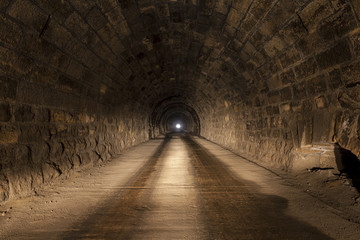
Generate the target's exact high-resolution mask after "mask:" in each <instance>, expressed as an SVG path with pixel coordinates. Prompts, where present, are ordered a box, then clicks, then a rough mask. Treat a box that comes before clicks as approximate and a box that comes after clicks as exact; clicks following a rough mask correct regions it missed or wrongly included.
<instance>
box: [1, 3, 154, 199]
mask: <svg viewBox="0 0 360 240" xmlns="http://www.w3.org/2000/svg"><path fill="white" fill-rule="evenodd" d="M76 3H79V2H77V1H73V4H74V5H70V4H69V3H68V2H65V1H42V0H39V1H27V0H26V1H22V0H19V1H6V0H5V1H1V2H0V201H2V200H6V199H11V198H14V197H18V196H25V195H27V194H31V193H33V192H34V191H36V189H37V188H39V187H40V186H41V185H42V184H46V183H49V182H50V181H53V180H54V179H56V178H57V177H58V176H60V175H66V174H68V173H69V171H71V170H72V169H75V168H79V167H82V166H85V165H88V166H89V165H93V164H97V163H99V162H102V161H106V160H109V159H110V158H111V157H113V156H115V155H116V154H119V153H120V152H121V151H123V150H124V149H126V148H128V147H130V146H134V145H136V144H139V143H141V142H143V141H146V140H147V139H148V138H149V137H148V124H147V122H146V119H147V118H148V116H147V109H146V108H145V107H144V106H142V105H141V104H140V103H139V102H138V101H137V99H136V98H132V96H130V93H129V92H131V88H132V87H133V86H132V84H131V83H130V82H129V83H127V81H123V82H121V80H122V79H124V76H127V74H131V73H132V72H133V71H134V69H133V68H132V67H130V66H129V65H128V63H126V64H125V63H123V62H124V60H122V59H119V54H118V52H117V51H116V50H117V49H118V48H117V47H120V46H121V42H120V40H119V38H118V35H117V33H116V31H114V32H113V33H112V45H111V46H109V45H108V44H107V43H105V42H104V39H105V34H103V35H100V34H99V32H103V31H105V30H104V28H106V29H110V28H111V25H110V24H109V25H107V26H105V25H106V24H105V23H104V22H102V21H101V16H102V14H103V13H102V12H109V11H110V10H112V9H107V10H106V8H105V7H106V6H103V8H100V7H98V5H96V6H95V5H94V4H95V2H91V3H90V2H89V3H88V5H87V6H85V5H84V6H78V5H76ZM83 4H85V2H83ZM89 6H91V8H89ZM76 7H78V8H76ZM86 7H87V8H86ZM86 9H87V10H86ZM86 11H87V12H86ZM88 12H89V13H88ZM91 14H95V15H96V14H98V15H99V16H98V18H97V20H96V21H93V20H92V17H88V18H87V19H86V17H85V16H90V15H91ZM84 18H85V19H86V20H84ZM106 36H108V35H106ZM119 65H121V67H119ZM124 86H127V88H126V89H125V87H124ZM119 89H120V90H119ZM121 89H122V90H121ZM134 92H135V94H136V91H134Z"/></svg>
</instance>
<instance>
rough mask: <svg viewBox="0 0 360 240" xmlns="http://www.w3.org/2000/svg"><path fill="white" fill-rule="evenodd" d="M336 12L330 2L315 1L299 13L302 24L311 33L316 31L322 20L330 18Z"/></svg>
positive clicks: (323, 0)
mask: <svg viewBox="0 0 360 240" xmlns="http://www.w3.org/2000/svg"><path fill="white" fill-rule="evenodd" d="M333 12H334V9H333V8H332V6H331V4H330V1H328V0H315V1H310V2H309V4H307V5H306V7H304V8H303V10H302V11H301V12H300V13H299V16H300V17H301V20H302V22H303V23H304V25H305V26H306V28H307V30H308V31H309V32H312V31H314V30H316V27H317V25H318V24H319V22H320V21H321V20H323V19H324V18H326V17H327V16H330V15H331V14H332V13H333Z"/></svg>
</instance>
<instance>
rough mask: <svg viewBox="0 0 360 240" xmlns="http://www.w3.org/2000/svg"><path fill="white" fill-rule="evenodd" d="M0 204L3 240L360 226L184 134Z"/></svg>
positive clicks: (236, 234) (348, 233) (290, 235)
mask: <svg viewBox="0 0 360 240" xmlns="http://www.w3.org/2000/svg"><path fill="white" fill-rule="evenodd" d="M0 209H1V210H2V212H3V214H2V215H3V216H0V238H1V239H360V226H359V225H358V224H355V223H351V222H349V221H347V220H345V219H343V218H341V217H340V216H339V215H338V212H337V211H336V210H335V209H333V208H331V207H330V206H328V205H326V204H324V203H322V202H320V201H318V200H317V199H315V198H313V197H311V196H310V195H308V194H306V193H304V192H302V191H300V190H298V189H296V188H295V187H293V186H291V185H290V184H288V183H287V182H286V181H285V180H283V179H282V178H280V177H278V176H276V175H274V174H273V173H271V172H270V171H268V170H266V169H264V168H262V167H259V166H257V165H255V164H253V163H251V162H248V161H247V160H245V159H243V158H241V157H239V156H237V155H234V154H233V153H231V152H229V151H227V150H225V149H223V148H221V147H219V146H217V145H215V144H213V143H211V142H208V141H206V140H203V139H199V138H196V137H190V136H187V135H183V134H175V135H169V136H167V137H163V138H159V139H155V140H151V141H149V142H147V143H144V144H141V145H139V146H137V147H135V148H132V149H130V150H129V151H127V152H126V153H124V154H123V155H121V156H120V157H119V158H117V159H114V160H113V161H112V162H110V163H107V164H106V165H105V166H103V167H100V168H95V169H90V168H89V169H85V171H81V172H80V171H79V172H77V173H76V174H73V175H72V176H70V177H69V178H68V179H63V181H62V182H61V183H59V184H56V185H55V184H54V185H52V186H48V187H46V188H44V189H43V190H42V191H41V192H39V195H38V196H33V197H29V198H24V199H21V200H16V201H9V202H7V203H6V204H3V205H2V206H0Z"/></svg>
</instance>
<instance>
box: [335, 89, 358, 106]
mask: <svg viewBox="0 0 360 240" xmlns="http://www.w3.org/2000/svg"><path fill="white" fill-rule="evenodd" d="M359 94H360V85H358V84H356V85H355V86H352V87H349V88H346V89H345V90H344V91H342V92H341V93H340V96H339V98H338V99H339V102H340V104H341V106H343V107H345V108H349V109H359V108H360V95H359Z"/></svg>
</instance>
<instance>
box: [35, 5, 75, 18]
mask: <svg viewBox="0 0 360 240" xmlns="http://www.w3.org/2000/svg"><path fill="white" fill-rule="evenodd" d="M35 2H37V3H38V5H39V6H40V7H41V8H42V9H46V10H47V11H48V12H50V13H51V16H52V17H55V18H56V20H57V21H59V22H60V23H63V22H64V21H65V20H66V19H67V17H68V16H69V15H70V14H71V13H72V12H73V8H72V7H71V6H70V4H69V3H68V2H67V1H52V0H36V1H35Z"/></svg>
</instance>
